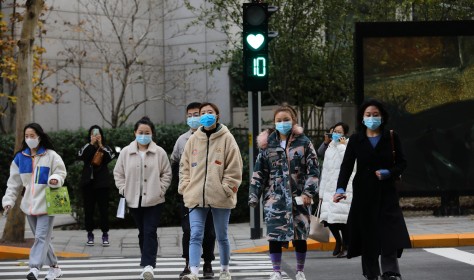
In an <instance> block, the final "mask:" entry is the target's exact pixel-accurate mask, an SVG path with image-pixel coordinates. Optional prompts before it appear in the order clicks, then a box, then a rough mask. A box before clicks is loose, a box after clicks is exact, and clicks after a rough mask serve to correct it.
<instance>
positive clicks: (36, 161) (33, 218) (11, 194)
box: [2, 123, 67, 280]
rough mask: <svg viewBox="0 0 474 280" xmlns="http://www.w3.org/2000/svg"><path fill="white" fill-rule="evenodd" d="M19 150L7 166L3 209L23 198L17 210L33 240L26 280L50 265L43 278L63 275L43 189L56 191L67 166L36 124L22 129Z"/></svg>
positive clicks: (51, 218) (52, 222)
mask: <svg viewBox="0 0 474 280" xmlns="http://www.w3.org/2000/svg"><path fill="white" fill-rule="evenodd" d="M23 137H24V138H23V142H22V143H21V148H20V150H19V151H17V152H16V153H15V157H14V158H13V161H12V163H11V166H10V177H9V178H8V181H7V190H6V192H5V196H4V197H3V199H2V206H3V208H4V209H5V211H6V212H8V211H9V210H10V209H11V208H12V207H13V206H15V202H16V200H17V197H18V196H22V199H21V204H20V208H21V210H22V211H23V213H25V214H26V218H27V220H28V224H29V225H30V228H31V231H32V233H33V235H34V237H35V243H34V244H33V246H32V247H31V250H30V256H29V260H28V266H29V268H30V270H29V272H28V274H27V275H26V279H28V280H37V279H38V274H39V272H40V270H41V268H42V267H43V265H49V271H48V274H47V275H46V278H45V279H49V280H53V279H56V278H59V277H61V276H62V274H63V273H62V271H61V269H60V268H59V266H58V258H57V257H56V254H55V253H54V249H53V246H52V241H51V236H52V233H53V226H54V216H50V215H48V213H47V210H46V209H47V208H46V188H48V187H50V188H59V187H61V186H62V185H63V183H64V180H65V179H66V174H67V173H66V166H65V165H64V162H63V160H62V159H61V156H59V155H58V154H57V153H56V152H55V151H54V146H53V143H52V141H51V139H50V138H49V136H48V135H47V134H46V133H45V132H44V131H43V128H42V127H41V126H40V125H39V124H37V123H30V124H28V125H26V126H25V128H24V129H23Z"/></svg>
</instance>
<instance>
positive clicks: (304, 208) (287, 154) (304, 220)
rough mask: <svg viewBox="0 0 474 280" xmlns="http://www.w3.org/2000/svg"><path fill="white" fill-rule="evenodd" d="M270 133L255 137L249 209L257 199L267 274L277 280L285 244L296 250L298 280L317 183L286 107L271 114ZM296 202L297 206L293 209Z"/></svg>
mask: <svg viewBox="0 0 474 280" xmlns="http://www.w3.org/2000/svg"><path fill="white" fill-rule="evenodd" d="M274 121H275V127H276V131H273V132H271V131H270V130H266V131H264V132H262V133H261V134H260V135H259V137H258V139H257V142H258V145H259V148H260V149H261V150H260V153H259V155H258V157H257V160H256V162H255V166H254V173H253V175H252V182H251V185H250V190H249V205H250V206H252V207H255V206H256V205H257V204H258V201H259V199H260V196H262V195H263V207H264V219H265V222H266V224H267V238H268V240H269V243H270V244H269V246H270V257H271V259H272V263H273V270H274V272H273V274H272V275H271V278H270V279H275V280H278V279H282V278H281V273H280V263H281V256H282V246H283V247H288V242H289V241H290V240H291V241H292V242H293V246H294V247H295V251H296V260H297V275H296V279H297V280H304V279H305V276H304V273H303V269H304V262H305V258H306V250H307V244H306V239H307V237H308V233H309V222H310V215H311V202H312V197H313V196H314V195H315V193H316V187H317V185H318V181H319V168H318V160H317V156H316V151H315V150H314V147H313V144H312V143H311V141H310V139H309V138H308V137H306V136H305V135H304V134H303V129H302V128H301V127H300V126H298V125H296V113H295V111H294V110H293V109H292V108H291V107H288V106H282V107H279V108H278V109H277V110H276V111H275V114H274ZM296 197H298V198H297V199H300V198H301V200H302V202H303V204H302V205H298V204H297V203H296V199H295V198H296Z"/></svg>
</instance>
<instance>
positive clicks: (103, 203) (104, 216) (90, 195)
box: [78, 125, 115, 246]
mask: <svg viewBox="0 0 474 280" xmlns="http://www.w3.org/2000/svg"><path fill="white" fill-rule="evenodd" d="M86 141H87V144H85V145H84V146H83V147H82V148H81V149H80V150H79V152H78V156H79V158H80V159H81V160H82V161H84V168H83V169H82V177H81V183H80V186H81V189H82V194H83V200H84V224H85V227H86V230H87V242H86V245H88V246H93V245H94V234H93V232H92V231H93V230H94V228H95V224H94V212H95V206H96V204H97V206H98V208H99V216H100V229H101V230H102V246H109V245H110V243H109V235H108V232H109V189H110V177H109V176H110V175H109V168H108V167H107V164H108V163H109V162H110V161H111V160H112V159H113V158H114V157H115V153H114V151H113V150H112V149H111V148H110V147H109V146H107V145H105V137H104V133H103V132H102V128H100V126H98V125H93V126H91V127H90V128H89V133H88V137H87V140H86ZM97 151H100V152H102V160H101V162H100V164H99V165H95V164H93V162H92V159H93V158H94V155H95V153H96V152H97Z"/></svg>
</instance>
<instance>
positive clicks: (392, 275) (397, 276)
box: [382, 272, 402, 280]
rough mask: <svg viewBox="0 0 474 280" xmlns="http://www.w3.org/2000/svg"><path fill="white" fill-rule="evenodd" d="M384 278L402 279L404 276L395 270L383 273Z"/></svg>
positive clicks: (384, 279) (390, 279) (383, 279)
mask: <svg viewBox="0 0 474 280" xmlns="http://www.w3.org/2000/svg"><path fill="white" fill-rule="evenodd" d="M382 280H402V276H401V275H400V274H398V273H395V272H385V273H384V274H382Z"/></svg>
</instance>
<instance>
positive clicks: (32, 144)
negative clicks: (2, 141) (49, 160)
mask: <svg viewBox="0 0 474 280" xmlns="http://www.w3.org/2000/svg"><path fill="white" fill-rule="evenodd" d="M25 142H26V145H28V147H30V149H35V148H36V147H38V144H39V137H38V138H26V139H25Z"/></svg>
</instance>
